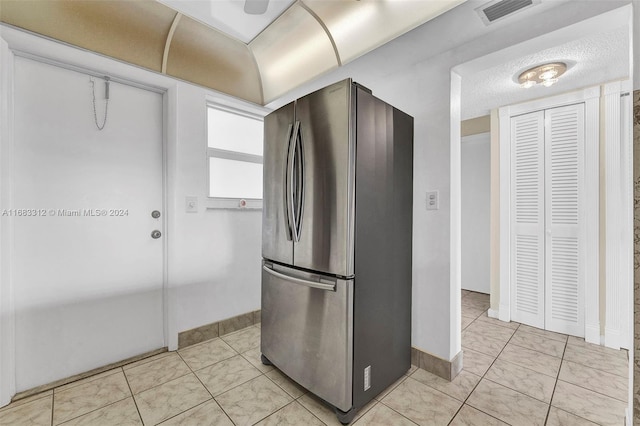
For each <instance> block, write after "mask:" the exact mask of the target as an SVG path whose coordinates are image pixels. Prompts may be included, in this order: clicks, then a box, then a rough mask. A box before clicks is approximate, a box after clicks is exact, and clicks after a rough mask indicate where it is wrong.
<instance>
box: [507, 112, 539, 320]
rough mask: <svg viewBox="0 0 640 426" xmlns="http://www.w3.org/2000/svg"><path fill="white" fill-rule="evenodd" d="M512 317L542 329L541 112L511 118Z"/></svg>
mask: <svg viewBox="0 0 640 426" xmlns="http://www.w3.org/2000/svg"><path fill="white" fill-rule="evenodd" d="M511 144H512V145H511V146H512V149H511V152H512V157H511V200H512V201H511V202H512V206H511V212H512V214H511V279H512V284H511V319H512V320H513V321H516V322H520V323H524V324H529V325H532V326H534V327H539V328H544V308H545V307H544V111H537V112H532V113H529V114H524V115H520V116H516V117H512V118H511Z"/></svg>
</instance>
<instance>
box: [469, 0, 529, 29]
mask: <svg viewBox="0 0 640 426" xmlns="http://www.w3.org/2000/svg"><path fill="white" fill-rule="evenodd" d="M538 3H540V0H494V1H492V2H489V3H487V4H485V5H483V6H480V7H479V8H477V9H476V12H478V15H480V18H481V19H482V21H483V22H484V23H485V25H489V24H492V23H494V22H495V21H497V20H499V19H502V18H504V17H506V16H509V15H511V14H513V13H515V12H518V11H521V10H524V9H528V8H530V7H531V6H533V5H535V4H538Z"/></svg>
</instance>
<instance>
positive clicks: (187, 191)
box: [168, 83, 262, 346]
mask: <svg viewBox="0 0 640 426" xmlns="http://www.w3.org/2000/svg"><path fill="white" fill-rule="evenodd" d="M212 95H213V94H212V93H211V92H209V91H206V90H204V89H202V88H199V87H196V86H193V85H189V84H185V83H178V84H177V90H176V104H175V105H176V110H175V120H176V122H175V131H176V135H175V138H171V139H173V140H175V142H176V144H175V146H170V153H169V157H170V159H171V163H170V167H171V171H170V182H171V193H170V194H169V198H170V199H171V200H172V201H173V202H174V203H175V205H174V208H173V210H172V217H171V218H170V220H171V225H170V230H169V231H170V234H169V236H168V237H169V247H170V251H169V283H170V297H171V298H172V300H173V303H174V304H175V306H176V312H175V315H176V316H175V330H176V331H177V332H180V331H184V330H188V329H191V328H194V327H199V326H201V325H205V324H208V323H211V322H215V321H218V320H222V319H226V318H229V317H232V316H235V315H239V314H243V313H246V312H249V311H253V310H256V309H260V267H261V264H260V262H261V240H262V231H261V224H262V212H261V210H242V211H240V210H223V209H206V208H205V206H206V204H207V182H208V175H207V160H206V148H207V141H206V131H207V122H206V118H207V114H206V101H207V96H209V99H211V96H212ZM213 96H215V95H213ZM187 196H196V197H198V201H199V203H198V204H199V209H198V213H186V212H185V197H187ZM170 337H171V338H173V337H176V334H175V333H171V335H170ZM170 346H172V345H170Z"/></svg>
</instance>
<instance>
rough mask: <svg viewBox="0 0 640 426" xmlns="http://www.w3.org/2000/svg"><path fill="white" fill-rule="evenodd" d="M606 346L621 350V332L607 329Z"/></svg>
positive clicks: (605, 335)
mask: <svg viewBox="0 0 640 426" xmlns="http://www.w3.org/2000/svg"><path fill="white" fill-rule="evenodd" d="M604 345H605V346H606V347H608V348H611V349H620V347H621V346H622V333H620V330H618V329H612V328H608V327H605V329H604Z"/></svg>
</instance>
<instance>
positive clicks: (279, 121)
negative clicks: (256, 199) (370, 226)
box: [263, 84, 356, 277]
mask: <svg viewBox="0 0 640 426" xmlns="http://www.w3.org/2000/svg"><path fill="white" fill-rule="evenodd" d="M335 86H336V87H335V88H334V87H333V86H331V87H330V88H329V89H331V90H327V89H325V90H321V91H318V92H314V93H312V94H310V95H308V96H305V97H304V98H301V99H299V100H297V101H296V102H294V103H291V104H289V105H287V106H285V107H282V108H280V109H279V110H277V111H275V112H274V113H272V114H270V115H268V116H267V117H266V118H265V147H264V148H265V149H264V160H263V161H264V182H265V184H264V191H265V193H264V194H265V195H264V201H263V257H264V258H265V259H270V260H274V261H277V262H281V263H284V264H287V265H292V266H295V267H298V268H304V269H307V270H311V271H318V272H323V273H327V274H331V275H337V276H343V277H350V276H353V218H354V214H353V213H354V212H353V209H354V202H353V199H354V177H355V176H354V175H355V171H354V168H355V143H354V140H353V137H352V134H351V133H352V125H353V124H354V118H355V117H352V110H353V108H352V105H351V104H352V103H354V95H355V93H352V92H354V91H355V90H356V89H355V87H354V86H352V85H350V84H338V85H335Z"/></svg>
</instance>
